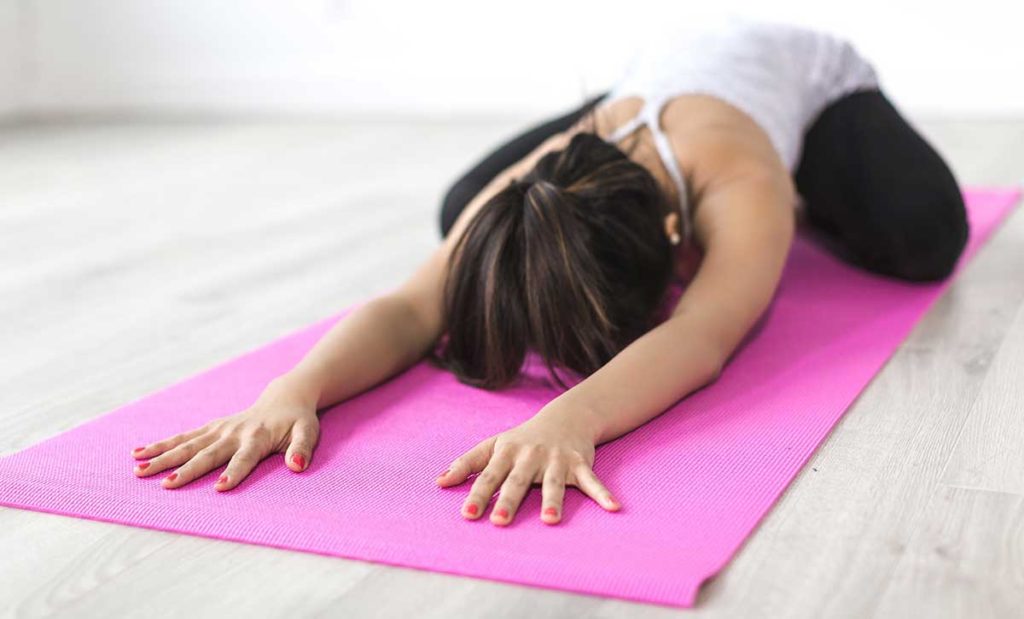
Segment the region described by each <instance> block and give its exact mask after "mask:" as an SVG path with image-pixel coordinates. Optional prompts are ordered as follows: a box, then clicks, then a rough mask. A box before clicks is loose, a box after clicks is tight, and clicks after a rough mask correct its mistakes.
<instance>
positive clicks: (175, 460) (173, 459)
mask: <svg viewBox="0 0 1024 619" xmlns="http://www.w3.org/2000/svg"><path fill="white" fill-rule="evenodd" d="M214 440H216V436H214V435H213V434H203V435H200V436H197V437H196V438H193V439H192V440H189V441H186V442H184V443H182V444H180V445H178V446H177V447H174V448H173V449H171V450H170V451H165V452H164V453H162V454H160V455H159V456H156V457H155V458H153V459H152V460H150V461H148V462H140V463H138V464H136V465H135V474H136V475H138V476H139V477H149V476H150V475H156V474H157V473H159V472H161V471H165V470H167V469H169V468H171V467H175V466H181V465H182V464H184V463H185V462H188V461H189V459H190V458H192V456H194V455H196V454H197V453H199V450H200V449H203V448H204V447H206V446H207V445H209V444H210V443H212V442H213V441H214Z"/></svg>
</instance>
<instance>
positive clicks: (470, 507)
mask: <svg viewBox="0 0 1024 619" xmlns="http://www.w3.org/2000/svg"><path fill="white" fill-rule="evenodd" d="M477 510H478V508H477V506H476V503H470V504H469V505H467V506H466V511H467V512H469V515H470V516H476V512H477Z"/></svg>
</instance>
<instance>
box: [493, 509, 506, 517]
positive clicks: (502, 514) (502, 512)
mask: <svg viewBox="0 0 1024 619" xmlns="http://www.w3.org/2000/svg"><path fill="white" fill-rule="evenodd" d="M494 513H495V514H498V517H499V518H508V510H507V509H505V508H504V507H502V508H500V509H496V510H494Z"/></svg>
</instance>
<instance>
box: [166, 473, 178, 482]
mask: <svg viewBox="0 0 1024 619" xmlns="http://www.w3.org/2000/svg"><path fill="white" fill-rule="evenodd" d="M164 479H166V480H167V481H174V480H175V479H178V474H177V473H171V474H170V475H168V476H167V477H165V478H164Z"/></svg>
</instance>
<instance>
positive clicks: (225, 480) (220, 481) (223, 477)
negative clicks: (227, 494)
mask: <svg viewBox="0 0 1024 619" xmlns="http://www.w3.org/2000/svg"><path fill="white" fill-rule="evenodd" d="M217 483H218V484H226V483H228V476H227V475H221V476H220V479H218V480H217Z"/></svg>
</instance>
